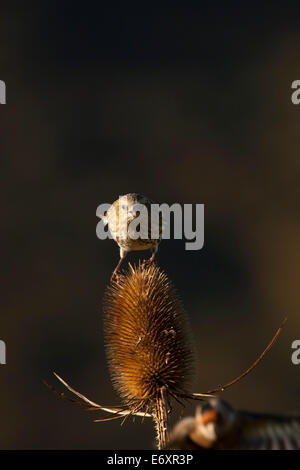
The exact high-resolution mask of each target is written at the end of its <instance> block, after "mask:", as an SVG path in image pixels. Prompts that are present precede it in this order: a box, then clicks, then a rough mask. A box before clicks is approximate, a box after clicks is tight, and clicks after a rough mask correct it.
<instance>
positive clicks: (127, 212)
mask: <svg viewBox="0 0 300 470" xmlns="http://www.w3.org/2000/svg"><path fill="white" fill-rule="evenodd" d="M137 204H139V205H143V206H145V208H146V209H147V217H148V233H147V234H145V235H146V237H144V238H137V239H136V240H135V239H133V238H131V236H130V231H129V230H128V227H129V225H130V223H131V222H132V221H134V219H136V218H137V217H138V216H140V212H139V211H138V210H136V209H135V206H136V205H137ZM151 204H153V202H152V201H151V200H150V199H148V198H147V197H146V196H143V195H141V194H137V193H129V194H125V195H124V196H120V197H119V199H117V200H116V201H115V202H114V203H113V204H112V205H111V206H110V208H109V209H108V210H107V211H106V213H105V214H104V215H103V216H101V219H102V220H103V222H104V224H108V228H109V231H110V233H111V236H112V238H113V239H114V240H115V241H116V242H117V244H118V245H119V247H120V261H119V263H118V265H117V267H116V268H115V270H114V272H113V275H112V278H113V277H114V276H115V275H116V274H117V272H118V270H119V268H120V266H121V263H122V261H123V259H124V258H125V256H126V254H127V253H128V252H129V251H139V250H151V252H152V256H151V258H150V259H149V260H148V262H152V261H154V258H155V253H156V252H157V249H158V244H159V242H160V240H161V234H162V221H161V217H159V222H158V225H159V226H158V227H157V232H158V238H152V237H151V227H152V226H151V224H154V223H155V221H153V220H152V219H151Z"/></svg>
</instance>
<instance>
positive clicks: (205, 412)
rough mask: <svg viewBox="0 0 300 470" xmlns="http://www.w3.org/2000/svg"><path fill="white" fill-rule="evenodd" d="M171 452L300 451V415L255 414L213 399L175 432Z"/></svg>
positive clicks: (168, 445)
mask: <svg viewBox="0 0 300 470" xmlns="http://www.w3.org/2000/svg"><path fill="white" fill-rule="evenodd" d="M166 448H167V449H173V450H175V449H178V450H196V449H198V450H201V449H202V450H204V449H210V450H222V449H233V450H235V449H240V450H246V449H257V450H292V449H300V416H284V415H282V416H281V415H272V414H264V413H251V412H248V411H241V410H235V409H233V408H232V407H231V406H230V405H229V404H228V403H226V402H225V401H223V400H221V399H219V398H211V399H209V400H207V401H206V402H205V403H204V404H203V405H202V406H199V407H198V408H197V411H196V416H195V417H188V418H184V419H182V420H181V421H179V423H177V425H176V426H175V427H174V429H173V431H172V432H171V435H170V439H169V443H168V444H167V447H166Z"/></svg>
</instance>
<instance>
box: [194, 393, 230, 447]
mask: <svg viewBox="0 0 300 470" xmlns="http://www.w3.org/2000/svg"><path fill="white" fill-rule="evenodd" d="M234 419H235V414H234V410H233V409H232V408H231V406H230V405H228V403H226V402H225V401H223V400H221V399H219V398H210V399H208V400H206V401H205V402H204V403H203V405H201V406H199V407H197V411H196V417H195V432H196V433H200V434H202V435H203V436H204V437H205V438H206V439H208V440H209V441H216V440H217V439H219V438H220V437H221V436H223V435H224V434H225V433H226V432H227V431H228V429H229V428H230V427H231V426H232V424H233V422H234Z"/></svg>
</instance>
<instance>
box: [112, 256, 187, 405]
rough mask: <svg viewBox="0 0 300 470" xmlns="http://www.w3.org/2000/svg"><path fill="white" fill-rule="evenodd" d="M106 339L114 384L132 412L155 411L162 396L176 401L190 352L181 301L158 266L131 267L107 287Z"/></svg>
mask: <svg viewBox="0 0 300 470" xmlns="http://www.w3.org/2000/svg"><path fill="white" fill-rule="evenodd" d="M104 311H105V339H106V350H107V355H108V362H109V367H110V372H111V376H112V381H113V383H114V385H115V388H116V390H117V391H118V392H119V394H120V395H121V397H122V398H123V399H124V401H125V402H126V404H127V405H128V406H129V408H130V409H132V410H133V411H140V410H145V411H147V412H149V411H150V412H153V413H157V412H158V411H157V404H158V403H160V402H161V399H162V395H163V394H164V395H165V398H166V399H167V400H168V398H170V397H172V396H173V397H175V398H176V397H180V396H181V395H182V394H183V393H184V392H185V389H186V385H187V382H188V379H189V378H190V375H191V366H192V362H193V361H192V359H193V354H192V348H191V342H190V338H189V332H188V326H187V320H186V316H185V313H184V310H183V306H182V303H181V301H180V300H179V298H178V295H177V293H176V291H175V289H174V287H173V286H172V284H171V282H170V281H169V279H168V277H167V276H166V274H164V273H163V272H162V271H160V269H159V268H158V267H156V266H153V265H150V266H144V265H139V266H138V267H135V268H133V267H131V266H130V269H129V272H128V273H127V274H125V275H121V276H119V277H118V280H117V281H116V282H113V283H112V284H111V285H110V286H109V287H108V289H107V292H106V295H105V301H104Z"/></svg>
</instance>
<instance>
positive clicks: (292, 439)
mask: <svg viewBox="0 0 300 470" xmlns="http://www.w3.org/2000/svg"><path fill="white" fill-rule="evenodd" d="M237 413H238V416H239V420H238V421H239V430H240V431H239V436H240V437H239V440H238V441H239V442H238V445H237V448H239V449H261V450H263V449H265V450H266V449H270V450H292V449H300V416H275V415H271V414H270V415H269V414H259V413H249V412H246V411H239V412H237Z"/></svg>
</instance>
